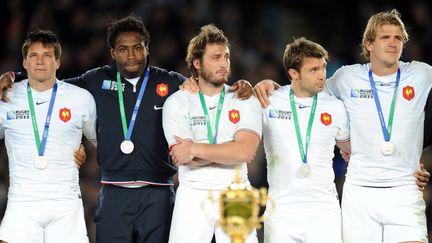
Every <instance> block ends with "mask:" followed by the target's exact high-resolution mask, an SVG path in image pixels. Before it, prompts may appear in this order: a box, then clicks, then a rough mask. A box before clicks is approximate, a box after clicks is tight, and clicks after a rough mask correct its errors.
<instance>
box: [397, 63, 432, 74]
mask: <svg viewBox="0 0 432 243" xmlns="http://www.w3.org/2000/svg"><path fill="white" fill-rule="evenodd" d="M398 65H399V68H400V69H401V70H402V71H406V72H410V71H414V72H416V71H417V72H418V71H422V70H423V71H426V70H428V71H431V70H432V67H431V66H430V65H429V64H427V63H425V62H419V61H411V62H403V61H399V63H398Z"/></svg>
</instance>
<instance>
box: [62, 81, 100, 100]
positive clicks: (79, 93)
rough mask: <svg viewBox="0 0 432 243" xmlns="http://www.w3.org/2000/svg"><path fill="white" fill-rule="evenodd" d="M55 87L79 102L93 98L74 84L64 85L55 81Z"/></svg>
mask: <svg viewBox="0 0 432 243" xmlns="http://www.w3.org/2000/svg"><path fill="white" fill-rule="evenodd" d="M57 85H58V89H59V90H61V91H62V92H65V93H67V94H68V95H72V96H74V97H76V100H80V99H83V98H86V99H88V98H93V96H92V95H91V94H90V92H89V91H87V90H86V89H83V88H81V87H78V86H76V85H74V84H70V83H66V82H64V81H62V80H57Z"/></svg>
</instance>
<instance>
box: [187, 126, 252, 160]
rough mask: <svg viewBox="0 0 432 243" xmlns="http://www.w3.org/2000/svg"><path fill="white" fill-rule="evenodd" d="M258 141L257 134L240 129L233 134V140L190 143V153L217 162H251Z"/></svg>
mask: <svg viewBox="0 0 432 243" xmlns="http://www.w3.org/2000/svg"><path fill="white" fill-rule="evenodd" d="M259 142H260V137H259V135H258V134H256V133H255V132H252V131H246V130H240V131H238V132H237V133H236V134H235V139H234V141H233V142H228V143H224V144H202V143H191V148H190V153H191V155H192V156H193V157H198V158H201V159H203V160H206V161H214V162H215V163H218V164H224V165H233V164H239V163H243V162H247V163H249V162H251V161H252V159H253V158H254V157H255V152H256V149H257V147H258V144H259Z"/></svg>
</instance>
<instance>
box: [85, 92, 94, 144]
mask: <svg viewBox="0 0 432 243" xmlns="http://www.w3.org/2000/svg"><path fill="white" fill-rule="evenodd" d="M87 94H88V95H87V100H88V102H87V104H86V107H87V112H86V113H87V115H86V116H85V117H84V121H83V134H84V136H86V138H87V139H88V140H89V141H90V142H91V143H92V144H93V145H94V146H96V145H97V141H96V103H95V100H94V98H93V96H92V95H91V94H90V93H87Z"/></svg>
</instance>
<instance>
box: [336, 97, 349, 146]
mask: <svg viewBox="0 0 432 243" xmlns="http://www.w3.org/2000/svg"><path fill="white" fill-rule="evenodd" d="M340 106H341V112H340V113H341V123H340V129H339V131H338V133H337V135H336V140H337V141H338V142H345V141H348V140H350V130H349V120H348V114H347V111H346V108H345V106H344V105H343V104H340Z"/></svg>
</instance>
